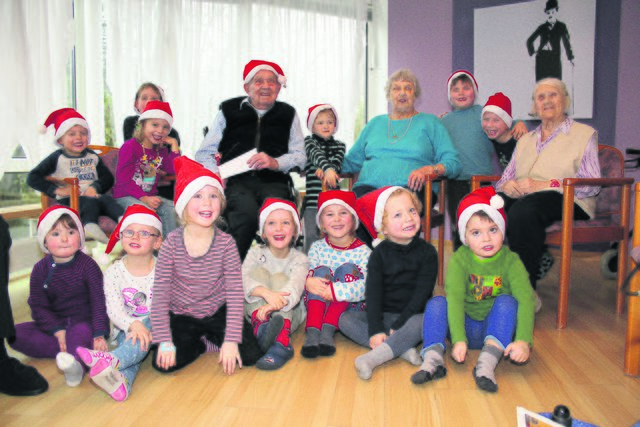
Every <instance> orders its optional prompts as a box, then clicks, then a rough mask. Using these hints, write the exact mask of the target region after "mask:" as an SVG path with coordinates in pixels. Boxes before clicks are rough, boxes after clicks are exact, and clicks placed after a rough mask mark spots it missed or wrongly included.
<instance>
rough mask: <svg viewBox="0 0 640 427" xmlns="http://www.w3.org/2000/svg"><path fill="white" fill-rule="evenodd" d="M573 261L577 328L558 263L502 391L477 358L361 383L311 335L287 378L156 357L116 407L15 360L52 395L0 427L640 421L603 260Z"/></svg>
mask: <svg viewBox="0 0 640 427" xmlns="http://www.w3.org/2000/svg"><path fill="white" fill-rule="evenodd" d="M574 259H575V262H574V264H573V275H574V280H573V288H572V290H571V297H570V315H569V326H568V328H567V329H566V330H563V331H558V330H556V329H555V313H556V308H555V304H556V302H557V280H558V277H557V276H558V265H557V264H558V262H556V266H554V267H553V269H552V270H551V272H550V273H549V275H548V276H547V277H546V278H545V279H544V280H543V281H542V282H541V283H540V285H539V293H540V296H541V297H542V300H543V301H544V307H543V309H542V311H541V312H540V313H539V314H538V316H537V318H536V329H535V342H534V350H533V354H532V358H531V361H530V363H529V364H528V365H526V366H520V367H518V366H515V365H512V364H510V363H508V362H503V363H501V364H500V365H499V367H498V370H497V378H498V383H499V387H500V389H499V391H498V393H496V394H488V393H485V392H481V391H479V390H478V389H477V388H476V386H475V383H474V381H473V378H472V376H471V369H472V368H473V365H474V364H475V359H476V357H477V354H478V352H477V351H471V352H470V356H469V360H468V362H467V364H466V365H456V364H454V363H453V362H452V361H451V360H450V359H449V358H448V357H447V368H448V374H447V376H446V377H445V378H444V379H441V380H439V381H436V382H434V383H432V384H426V385H423V386H415V385H413V384H411V382H410V380H409V377H410V376H411V374H412V373H413V372H414V371H415V369H416V368H415V367H413V366H410V365H409V364H408V363H407V362H405V361H402V360H395V361H392V362H390V363H388V364H386V365H384V366H383V367H381V368H378V369H377V370H376V371H374V375H373V378H372V379H371V380H370V381H362V380H360V379H359V378H358V377H357V376H356V373H355V370H354V367H353V360H354V358H355V357H356V356H358V355H360V354H362V353H363V352H364V351H365V349H363V348H361V347H358V346H357V345H355V344H353V343H351V342H350V341H348V340H347V339H345V338H344V337H343V336H341V335H340V334H338V335H337V338H336V342H337V347H338V352H337V354H336V355H335V356H334V357H330V358H321V359H318V360H306V359H303V358H302V357H301V356H300V355H299V350H300V346H301V345H302V342H303V339H304V333H303V331H302V330H298V331H297V332H296V333H295V334H294V337H293V343H294V347H295V350H296V355H295V357H294V358H293V359H292V360H291V361H289V363H287V365H286V366H285V367H284V368H282V369H281V370H279V371H275V372H263V371H258V370H256V369H255V368H244V369H242V370H241V371H240V372H238V373H237V374H236V375H233V376H231V377H228V376H225V375H224V374H223V373H222V371H221V369H220V367H219V366H218V365H217V354H213V353H209V354H206V355H204V356H202V357H201V358H200V359H199V360H198V361H197V362H196V363H194V364H193V365H191V366H189V367H187V368H185V369H184V370H183V371H181V372H178V373H174V374H170V375H162V374H159V373H157V372H156V371H154V370H153V369H152V367H151V363H150V360H149V359H147V360H146V361H145V362H144V365H143V367H142V369H141V371H140V374H139V376H138V379H137V381H136V383H135V385H134V387H133V392H132V395H131V396H130V398H129V399H128V400H127V401H126V402H124V403H116V402H114V401H113V400H111V398H110V397H108V396H107V395H106V394H105V393H103V392H102V391H100V390H99V389H97V388H96V387H95V386H94V385H93V384H92V383H91V382H90V381H89V380H88V379H87V378H85V380H84V381H83V383H82V384H81V385H80V386H79V387H77V388H69V387H67V386H66V385H65V383H64V379H63V376H62V375H61V374H60V373H59V372H58V371H57V369H56V367H55V362H54V361H53V360H33V359H28V358H24V357H23V356H20V355H17V354H16V353H13V355H15V356H17V357H19V358H20V359H22V360H24V361H26V363H28V364H31V365H33V366H35V367H37V368H38V369H39V370H40V372H41V373H42V374H43V375H44V376H45V377H46V378H47V380H48V381H49V385H50V389H49V391H48V392H47V393H45V394H43V395H41V396H37V397H29V398H12V397H8V396H4V395H0V425H3V426H30V427H35V426H45V425H46V426H51V425H70V426H84V425H114V426H147V425H154V426H164V425H176V426H183V425H185V426H186V425H220V426H245V425H246V426H248V425H257V426H261V427H267V426H307V425H308V426H319V427H320V426H515V425H516V417H515V414H516V406H524V407H526V408H528V409H530V410H533V411H537V412H543V411H547V412H548V411H551V410H552V409H553V407H554V406H555V405H557V404H559V403H563V404H565V405H567V406H568V407H569V408H570V409H571V411H572V414H573V415H574V416H575V417H576V418H579V419H582V420H584V421H588V422H590V423H593V424H597V425H600V426H630V425H632V424H633V423H635V422H637V421H638V420H640V379H638V378H632V377H628V376H625V375H624V374H623V352H624V334H625V324H626V315H624V316H620V317H617V316H615V315H614V314H613V313H614V291H613V287H614V283H613V281H609V280H604V279H602V277H601V275H600V273H599V267H598V264H599V259H600V254H599V253H577V254H576V256H575V258H574ZM25 282H26V281H25V280H22V281H20V283H12V285H11V297H12V299H13V306H14V307H15V308H14V315H15V317H16V321H17V322H20V321H25V320H28V319H29V312H28V309H27V308H25V307H26V298H27V290H26V288H27V287H28V286H26V285H25Z"/></svg>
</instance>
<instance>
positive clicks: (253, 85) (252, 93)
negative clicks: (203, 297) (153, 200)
mask: <svg viewBox="0 0 640 427" xmlns="http://www.w3.org/2000/svg"><path fill="white" fill-rule="evenodd" d="M243 78H244V90H245V92H246V93H247V95H248V96H241V97H238V98H232V99H228V100H226V101H224V102H223V103H222V104H220V111H219V112H218V114H217V115H216V118H215V119H214V121H213V125H212V126H211V129H210V130H209V132H208V133H207V135H206V136H205V138H204V141H202V145H201V146H200V149H199V150H198V152H197V153H196V160H197V161H198V162H200V163H202V164H203V165H204V166H205V167H207V168H208V169H210V170H212V171H213V172H216V173H218V165H223V164H225V163H227V162H229V161H230V160H233V159H235V158H236V157H238V156H240V155H242V154H244V153H246V152H248V151H250V150H251V149H253V148H255V149H257V154H254V155H253V156H251V157H250V158H249V160H248V161H247V165H248V167H249V168H250V170H249V171H247V172H244V173H241V174H238V175H234V176H230V177H229V178H228V179H227V181H226V188H225V196H226V199H227V208H226V211H225V215H224V216H225V218H226V219H227V222H228V224H229V232H230V234H231V235H232V236H233V237H234V239H235V240H236V244H237V246H238V251H239V252H240V258H241V259H242V260H244V257H245V256H246V254H247V252H248V251H249V248H250V247H251V243H252V241H253V238H254V237H255V234H256V232H257V231H258V212H259V210H260V207H261V206H262V203H263V202H264V200H265V199H266V198H267V197H278V198H281V199H286V200H292V198H293V195H292V192H291V188H290V177H289V175H288V172H289V171H290V170H291V169H293V168H295V167H299V168H300V169H303V168H304V165H305V162H306V155H305V151H304V136H303V134H302V127H301V126H300V119H299V118H298V115H297V114H296V111H295V109H294V108H293V107H292V106H290V105H288V104H286V103H284V102H279V101H276V98H277V97H278V93H279V92H280V88H281V87H282V86H285V87H286V78H285V76H284V72H283V71H282V69H281V68H280V66H279V65H278V64H275V63H273V62H268V61H261V60H252V61H250V62H249V63H248V64H247V65H246V66H245V67H244V73H243Z"/></svg>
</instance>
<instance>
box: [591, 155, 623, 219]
mask: <svg viewBox="0 0 640 427" xmlns="http://www.w3.org/2000/svg"><path fill="white" fill-rule="evenodd" d="M598 160H599V161H600V174H601V176H602V178H623V177H624V157H623V155H622V153H621V152H620V150H618V149H617V148H615V147H611V146H609V145H603V144H600V145H598ZM621 199H622V187H620V186H611V187H602V188H601V190H600V193H599V194H598V197H597V198H596V218H606V217H611V216H613V215H620V213H621V210H622V206H621Z"/></svg>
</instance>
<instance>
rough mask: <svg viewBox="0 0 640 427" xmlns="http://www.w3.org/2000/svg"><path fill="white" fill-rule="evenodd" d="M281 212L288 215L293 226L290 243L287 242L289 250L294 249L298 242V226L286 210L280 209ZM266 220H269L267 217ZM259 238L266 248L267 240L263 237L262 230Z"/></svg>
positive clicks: (267, 245)
mask: <svg viewBox="0 0 640 427" xmlns="http://www.w3.org/2000/svg"><path fill="white" fill-rule="evenodd" d="M276 210H280V209H276ZM282 210H283V211H286V212H287V213H288V214H289V216H290V217H291V223H292V224H293V228H294V230H293V236H291V241H290V242H289V247H290V248H295V247H296V240H298V236H299V234H300V230H299V229H298V224H297V223H296V220H295V218H294V217H293V214H292V213H291V212H290V211H289V210H287V209H282ZM274 212H275V211H274ZM269 215H271V214H269ZM267 218H269V216H268V215H267ZM260 238H261V239H262V241H263V242H264V245H265V246H266V247H267V248H268V247H269V240H268V239H266V238H265V237H264V230H263V233H262V234H261V235H260Z"/></svg>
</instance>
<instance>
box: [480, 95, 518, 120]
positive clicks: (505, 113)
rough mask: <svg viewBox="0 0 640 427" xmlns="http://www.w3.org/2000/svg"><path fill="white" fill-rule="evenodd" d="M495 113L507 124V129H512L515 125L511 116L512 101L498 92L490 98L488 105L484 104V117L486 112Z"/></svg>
mask: <svg viewBox="0 0 640 427" xmlns="http://www.w3.org/2000/svg"><path fill="white" fill-rule="evenodd" d="M487 111H488V112H490V113H494V114H496V115H497V116H498V117H500V118H501V119H502V121H503V122H505V123H506V124H507V127H508V128H510V127H511V123H513V117H512V116H511V100H510V99H509V97H507V96H506V95H505V94H504V93H502V92H496V93H494V94H493V95H491V96H490V97H489V99H488V100H487V103H486V104H484V108H483V109H482V116H484V113H486V112H487Z"/></svg>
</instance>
